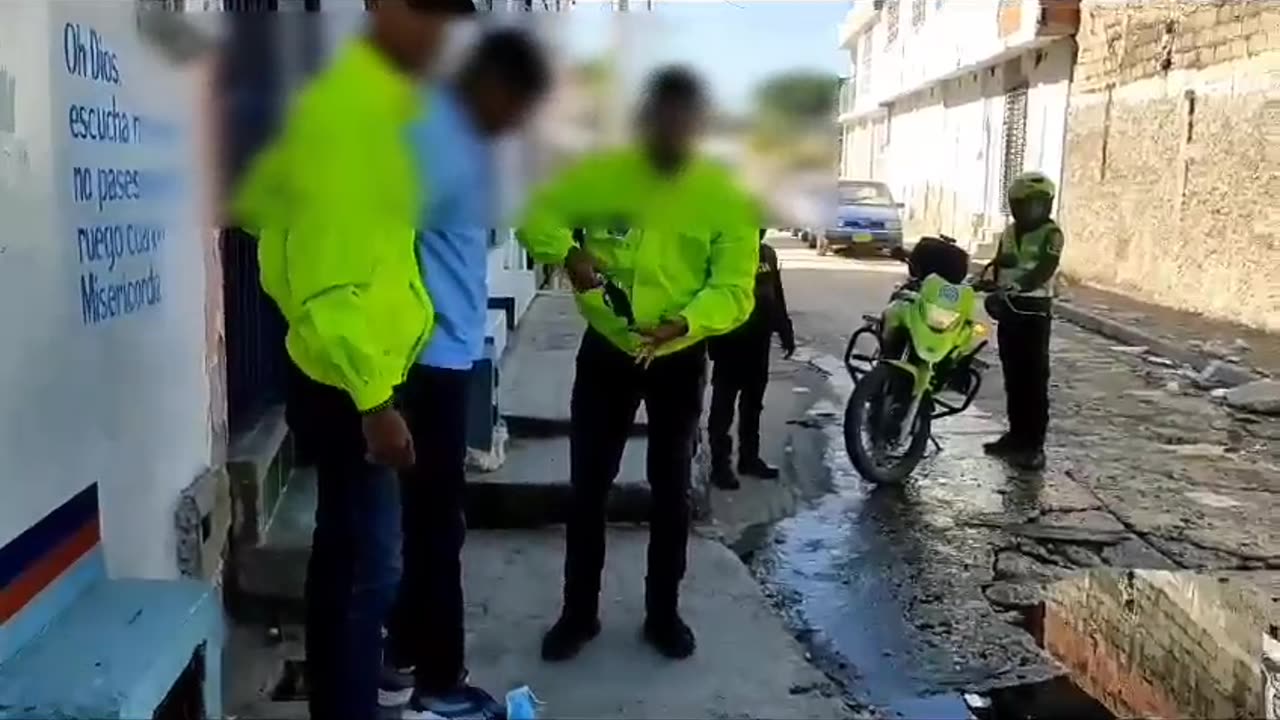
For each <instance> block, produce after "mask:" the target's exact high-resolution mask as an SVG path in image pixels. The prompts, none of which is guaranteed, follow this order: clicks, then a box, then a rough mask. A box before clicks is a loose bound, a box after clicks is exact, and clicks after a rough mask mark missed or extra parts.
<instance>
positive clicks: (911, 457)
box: [844, 362, 933, 485]
mask: <svg viewBox="0 0 1280 720" xmlns="http://www.w3.org/2000/svg"><path fill="white" fill-rule="evenodd" d="M903 382H910V378H909V377H908V376H907V374H906V372H905V371H903V370H901V369H899V368H895V367H894V366H892V365H889V364H887V363H883V362H882V363H879V364H877V365H876V366H875V367H874V368H873V369H872V370H871V372H869V373H867V374H866V375H865V376H863V377H862V378H861V379H860V380H859V381H858V385H857V387H855V388H854V390H853V394H852V395H851V396H850V397H849V404H848V405H847V406H845V411H844V447H845V451H846V452H847V453H848V454H849V461H850V462H852V463H853V467H854V468H855V469H856V470H857V471H858V473H859V474H861V475H862V477H863V478H865V479H866V480H867V481H868V482H870V483H872V484H874V485H898V484H900V483H902V482H903V481H904V480H906V478H907V477H908V476H909V475H911V473H912V472H913V471H914V470H915V469H916V466H917V465H919V464H920V460H922V459H923V458H924V453H925V450H926V448H927V446H928V443H929V432H930V427H931V421H932V415H933V400H932V398H931V397H930V396H929V395H925V397H924V398H923V399H921V401H920V408H919V411H918V412H917V413H916V419H915V427H914V429H913V430H912V433H911V437H910V440H909V441H908V444H907V447H906V448H905V449H903V450H902V452H901V453H900V454H896V455H895V456H894V457H893V458H892V459H890V461H889V462H887V463H886V462H885V461H884V460H883V459H881V458H879V457H877V456H878V455H880V453H878V452H877V449H876V448H874V447H871V446H869V444H868V441H870V440H871V435H872V433H871V432H866V437H864V431H869V430H870V429H871V427H872V426H871V423H872V422H873V418H871V417H870V415H871V412H870V411H871V409H872V407H873V403H874V401H876V400H881V401H883V400H884V399H886V398H888V397H889V395H890V394H891V392H892V391H893V390H894V389H895V384H897V383H903ZM895 432H896V430H895ZM872 442H874V441H872Z"/></svg>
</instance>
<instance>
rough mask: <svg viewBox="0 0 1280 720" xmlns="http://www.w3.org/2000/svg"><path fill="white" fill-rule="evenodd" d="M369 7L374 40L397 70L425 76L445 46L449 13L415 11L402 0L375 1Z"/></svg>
mask: <svg viewBox="0 0 1280 720" xmlns="http://www.w3.org/2000/svg"><path fill="white" fill-rule="evenodd" d="M372 10H373V37H374V41H375V42H377V43H378V45H379V46H381V47H382V49H383V51H384V52H386V53H387V54H388V55H389V56H390V57H391V59H392V60H393V61H395V63H396V64H397V65H398V66H399V67H400V69H402V70H404V71H405V72H407V73H409V74H411V75H415V76H419V77H420V76H423V75H426V74H427V72H428V71H429V70H430V69H431V68H432V66H434V65H435V63H436V60H437V59H438V57H439V55H440V50H441V48H442V47H443V46H444V37H445V30H446V27H447V26H448V24H449V20H450V16H448V15H447V14H444V13H438V12H428V11H424V10H415V9H413V8H411V7H409V5H408V4H406V3H405V0H376V1H375V2H373V4H372Z"/></svg>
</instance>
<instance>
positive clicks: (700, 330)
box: [680, 310, 706, 338]
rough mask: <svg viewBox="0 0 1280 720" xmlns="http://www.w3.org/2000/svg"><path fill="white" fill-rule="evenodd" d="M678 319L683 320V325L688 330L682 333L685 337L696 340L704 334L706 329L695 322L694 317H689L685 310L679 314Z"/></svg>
mask: <svg viewBox="0 0 1280 720" xmlns="http://www.w3.org/2000/svg"><path fill="white" fill-rule="evenodd" d="M680 317H681V318H683V319H684V324H685V325H687V326H688V328H689V329H688V330H686V331H685V333H684V336H685V337H687V338H697V337H702V336H703V335H704V334H705V331H706V328H705V327H704V326H703V325H702V324H701V323H699V322H698V321H697V319H696V317H695V316H694V315H690V314H689V312H688V311H687V310H686V311H685V312H682V313H680Z"/></svg>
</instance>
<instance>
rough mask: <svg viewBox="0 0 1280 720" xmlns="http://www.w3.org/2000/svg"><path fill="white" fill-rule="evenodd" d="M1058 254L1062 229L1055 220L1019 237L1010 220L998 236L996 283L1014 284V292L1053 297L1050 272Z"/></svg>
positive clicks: (1056, 263) (1051, 274) (1059, 254)
mask: <svg viewBox="0 0 1280 720" xmlns="http://www.w3.org/2000/svg"><path fill="white" fill-rule="evenodd" d="M1061 255H1062V230H1061V229H1060V228H1059V227H1058V224H1057V223H1055V222H1053V221H1052V220H1050V221H1048V222H1046V223H1045V224H1044V225H1041V226H1040V227H1038V228H1036V229H1035V230H1032V231H1031V232H1029V233H1025V234H1024V235H1022V236H1021V237H1019V235H1018V232H1017V230H1016V229H1015V228H1014V226H1013V225H1012V224H1010V225H1009V226H1008V227H1006V228H1005V229H1004V233H1003V234H1001V236H1000V252H999V255H998V256H997V266H998V272H999V276H998V277H999V280H1000V283H1001V284H1002V285H1003V284H1012V285H1015V286H1017V289H1016V294H1018V295H1024V296H1028V297H1053V282H1052V280H1053V272H1054V271H1055V270H1056V269H1057V266H1058V259H1059V258H1060V257H1061ZM1046 270H1047V272H1046ZM1040 275H1043V277H1039V276H1040ZM1028 284H1030V285H1031V286H1030V287H1028V286H1027V285H1028Z"/></svg>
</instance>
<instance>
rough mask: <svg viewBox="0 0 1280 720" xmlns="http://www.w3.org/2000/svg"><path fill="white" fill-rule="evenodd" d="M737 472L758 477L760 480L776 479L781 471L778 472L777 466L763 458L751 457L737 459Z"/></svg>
mask: <svg viewBox="0 0 1280 720" xmlns="http://www.w3.org/2000/svg"><path fill="white" fill-rule="evenodd" d="M738 474H739V475H749V476H751V477H758V478H760V479H761V480H777V479H778V477H779V475H780V474H781V473H779V472H778V468H776V467H774V466H772V465H770V464H769V463H767V462H765V461H764V460H761V459H760V458H752V459H749V460H739V461H738Z"/></svg>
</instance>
